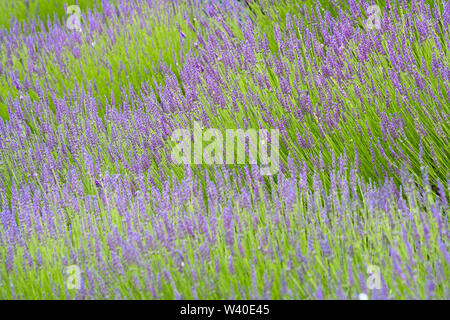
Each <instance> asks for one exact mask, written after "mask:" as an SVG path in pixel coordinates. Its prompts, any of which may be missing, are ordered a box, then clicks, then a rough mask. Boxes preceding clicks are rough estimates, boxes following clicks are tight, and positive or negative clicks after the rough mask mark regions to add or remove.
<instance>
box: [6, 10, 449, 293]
mask: <svg viewBox="0 0 450 320" xmlns="http://www.w3.org/2000/svg"><path fill="white" fill-rule="evenodd" d="M349 2H350V7H351V10H350V12H347V11H342V10H341V11H340V13H339V14H338V16H337V17H333V16H331V15H330V14H329V13H327V12H324V13H323V12H322V11H321V10H320V9H319V7H317V8H314V7H313V9H308V7H306V6H305V7H304V9H302V10H300V11H299V13H298V14H297V15H292V16H291V15H287V16H286V19H285V20H284V21H281V22H280V24H278V25H277V24H276V23H274V24H273V26H272V25H271V27H270V30H271V31H270V32H269V31H264V30H267V28H266V26H265V25H264V24H263V22H264V21H263V20H264V19H265V18H267V16H268V15H269V14H268V13H269V12H272V13H273V11H271V10H273V7H271V5H270V4H266V5H265V7H264V8H263V10H264V12H265V14H264V15H263V16H260V17H259V18H258V19H256V18H255V17H254V16H251V15H246V14H245V13H241V12H239V7H238V4H237V3H225V4H222V3H221V4H217V5H216V6H213V5H202V4H196V6H198V7H197V8H200V9H201V10H192V8H190V7H187V6H184V5H183V4H182V3H179V4H177V7H173V8H172V10H173V11H170V10H167V11H164V9H168V8H169V7H172V5H170V6H167V4H166V3H163V4H162V7H159V6H158V5H156V4H151V5H148V3H145V2H140V1H136V2H130V4H129V5H125V4H124V3H123V4H122V5H120V6H119V7H118V8H119V9H113V7H109V6H108V5H107V2H106V1H105V2H104V6H103V11H102V12H100V11H98V12H94V13H93V14H92V15H87V16H88V17H89V19H88V20H89V24H88V25H89V26H90V28H85V29H84V31H85V33H77V32H70V31H67V30H66V29H65V26H64V25H60V24H57V23H55V24H54V25H52V26H49V29H50V30H51V31H49V32H47V33H39V32H37V31H35V30H33V28H32V27H31V29H30V30H19V29H17V28H12V29H11V31H10V32H7V31H3V32H2V33H1V36H0V38H1V39H2V46H1V48H2V50H4V52H6V53H7V57H8V58H7V59H6V60H3V61H2V66H1V70H2V72H1V77H2V78H1V79H2V82H1V83H2V88H3V89H5V88H6V89H7V90H8V92H9V98H4V102H5V104H6V105H7V106H8V108H9V116H8V120H6V121H1V120H0V133H1V139H0V195H1V197H0V205H1V210H2V211H1V216H0V217H1V227H0V239H1V240H0V241H1V244H2V248H1V249H0V258H1V259H2V262H4V263H3V264H2V266H1V267H0V275H1V278H0V281H1V284H2V285H1V286H0V296H1V297H7V298H43V297H45V298H69V297H78V298H275V299H276V298H355V297H357V295H358V294H359V293H367V294H369V295H370V296H371V297H373V298H448V297H449V295H448V285H447V283H448V282H449V281H448V280H449V273H450V271H449V268H448V264H449V251H450V250H449V231H448V215H447V213H446V212H447V211H448V203H447V200H446V199H447V197H448V194H449V191H450V190H449V187H450V181H449V176H448V163H449V162H448V160H450V159H449V156H448V154H449V152H448V147H447V145H448V138H447V135H448V105H449V101H448V100H449V99H448V96H449V87H448V85H449V80H450V69H449V66H448V51H447V50H448V45H449V42H448V32H449V29H448V22H449V11H448V7H449V6H448V5H444V6H443V7H442V6H439V5H435V8H434V9H433V10H431V9H430V7H429V6H428V5H426V4H425V3H424V2H423V1H421V2H416V1H413V2H412V5H411V6H409V7H407V6H404V5H402V4H400V5H398V4H394V5H392V6H391V7H390V9H386V14H385V16H384V18H383V19H382V24H381V29H380V30H374V31H370V32H368V31H367V30H364V29H362V28H360V27H358V25H357V24H355V21H356V19H361V18H363V13H364V9H365V8H366V7H367V6H368V4H369V3H368V2H367V3H363V4H362V5H361V6H357V5H356V3H355V2H353V1H349ZM108 8H110V9H108ZM314 9H315V10H314ZM115 10H117V12H120V14H118V15H117V14H116V11H115ZM241 11H242V10H241ZM252 12H253V11H252ZM399 12H403V13H406V20H402V19H401V18H400V15H399ZM116 16H118V17H119V18H116ZM113 17H114V18H113ZM124 17H126V18H127V19H125V18H124ZM147 18H148V19H150V21H151V23H152V28H149V27H148V24H146V23H145V21H146V19H147ZM275 18H276V17H273V16H272V17H270V19H272V20H277V19H278V20H280V17H278V18H277V19H275ZM166 19H167V20H166ZM171 19H173V20H174V21H173V22H169V21H171ZM261 21H263V22H261ZM402 21H403V23H402ZM165 23H168V25H169V27H167V28H165V27H161V26H162V25H164V24H165ZM158 28H160V29H158ZM158 30H159V31H158ZM173 30H176V32H175V34H173V33H172V31H173ZM158 32H159V33H158ZM142 34H146V35H145V36H143V35H142ZM169 35H170V36H173V37H172V38H170V41H168V43H167V45H168V49H167V51H169V52H170V51H171V52H170V54H168V55H167V53H160V56H158V55H156V56H157V57H159V59H160V60H159V61H158V62H157V63H155V62H156V61H153V65H152V68H153V71H149V70H147V68H146V67H145V66H144V67H139V66H140V65H141V64H143V65H145V62H144V61H143V60H145V59H146V58H148V59H150V58H151V57H154V55H151V54H150V55H149V54H147V53H145V50H139V48H147V47H145V45H144V44H143V42H142V41H143V40H147V41H150V42H151V43H152V45H157V46H158V45H161V37H163V36H169ZM158 39H160V43H159V44H157V43H156V44H155V41H157V40H158ZM73 40H76V41H73ZM163 42H164V41H163ZM23 46H25V48H27V50H28V51H25V52H23V51H22V49H23ZM132 50H133V51H135V52H134V53H133V51H132ZM119 52H122V53H123V55H119ZM143 52H144V53H143ZM172 54H173V59H172V60H171V61H168V60H167V57H172ZM19 58H22V59H26V61H27V63H28V64H21V63H18V62H17V61H18V60H19ZM39 62H42V63H40V64H39ZM147 63H148V62H147ZM21 65H22V66H24V65H26V67H24V68H21ZM93 66H95V67H93ZM91 67H92V68H93V69H90V68H91ZM149 68H150V67H149ZM5 70H7V72H5ZM55 70H61V72H60V73H58V74H57V73H54V72H52V71H55ZM375 84H376V85H375ZM105 92H108V93H110V94H108V96H107V97H106V96H105ZM117 93H119V95H117ZM0 102H2V101H0ZM193 120H200V121H202V123H203V125H204V126H205V127H213V128H239V127H241V128H245V129H247V128H252V127H255V128H261V127H265V128H278V129H280V131H281V143H282V148H281V150H280V151H281V157H282V160H283V164H282V172H281V173H279V174H278V175H277V176H275V177H272V178H267V177H266V178H263V177H261V176H259V174H258V168H256V167H251V166H241V167H237V168H236V167H228V166H213V167H207V166H193V167H192V168H183V167H180V166H176V165H174V164H173V163H171V160H170V147H171V145H170V143H168V141H169V140H170V135H171V133H172V132H173V130H175V129H176V128H179V127H186V128H189V127H190V123H192V121H193ZM429 175H430V177H431V179H429V177H428V176H429ZM374 181H375V182H374ZM69 265H77V266H79V267H80V268H81V269H82V270H83V274H82V275H83V276H82V285H81V288H80V290H75V291H72V290H69V289H68V287H67V286H66V275H65V274H64V270H65V269H64V268H65V267H67V266H69ZM368 265H376V266H378V267H379V268H380V270H381V279H382V286H381V287H380V288H379V289H375V290H370V288H367V286H366V279H367V276H368V275H367V266H368Z"/></svg>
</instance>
